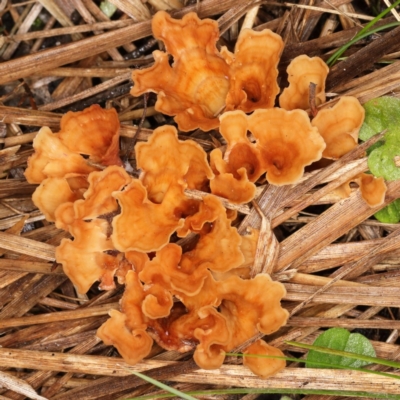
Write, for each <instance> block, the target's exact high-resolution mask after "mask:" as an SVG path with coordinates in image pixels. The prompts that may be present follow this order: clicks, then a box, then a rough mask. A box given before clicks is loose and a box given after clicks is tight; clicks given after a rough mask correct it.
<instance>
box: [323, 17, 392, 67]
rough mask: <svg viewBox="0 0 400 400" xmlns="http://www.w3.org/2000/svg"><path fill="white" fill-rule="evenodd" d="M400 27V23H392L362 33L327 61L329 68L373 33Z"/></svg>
mask: <svg viewBox="0 0 400 400" xmlns="http://www.w3.org/2000/svg"><path fill="white" fill-rule="evenodd" d="M399 25H400V22H391V23H390V24H386V25H382V26H379V27H377V28H374V29H371V30H370V31H368V32H363V33H362V34H361V31H360V32H359V35H356V36H354V38H353V39H351V40H350V41H349V42H348V43H346V44H345V45H343V46H342V47H341V48H340V49H339V50H337V51H336V52H335V53H333V54H332V55H331V56H330V57H329V59H328V60H327V61H326V64H327V65H329V66H331V65H333V64H334V63H335V62H336V61H337V60H338V59H339V58H340V57H341V56H342V55H343V53H344V52H345V51H346V50H347V49H348V48H349V47H350V46H352V45H353V44H354V43H357V42H358V41H359V40H361V39H364V38H365V37H367V36H369V35H372V34H373V33H377V32H380V31H383V30H385V29H389V28H393V27H396V26H399Z"/></svg>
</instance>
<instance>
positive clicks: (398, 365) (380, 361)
mask: <svg viewBox="0 0 400 400" xmlns="http://www.w3.org/2000/svg"><path fill="white" fill-rule="evenodd" d="M285 343H286V344H289V345H290V346H294V347H300V348H302V349H307V350H315V351H320V352H321V353H327V354H335V355H338V356H342V357H347V358H355V359H358V360H363V361H367V362H369V363H374V364H379V365H385V366H387V367H392V368H400V363H399V362H396V361H391V360H384V359H383V358H378V357H369V356H363V355H361V354H355V353H349V352H347V351H341V350H334V349H329V348H327V347H319V346H313V345H311V344H305V343H299V342H292V341H287V342H285ZM364 371H368V370H364Z"/></svg>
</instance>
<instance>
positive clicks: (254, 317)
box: [218, 274, 289, 351]
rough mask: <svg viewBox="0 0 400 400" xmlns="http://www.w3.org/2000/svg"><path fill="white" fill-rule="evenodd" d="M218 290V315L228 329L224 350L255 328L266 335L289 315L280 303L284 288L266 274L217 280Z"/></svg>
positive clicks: (242, 340)
mask: <svg viewBox="0 0 400 400" xmlns="http://www.w3.org/2000/svg"><path fill="white" fill-rule="evenodd" d="M218 292H219V296H220V298H221V299H222V302H221V304H220V306H219V308H220V310H221V314H222V315H223V316H225V318H226V320H227V324H228V328H229V330H230V331H231V332H232V339H231V341H230V342H229V344H227V351H229V350H231V349H233V348H234V347H236V346H238V345H240V344H242V343H244V342H246V340H248V339H250V338H251V337H253V336H254V335H255V334H256V333H257V331H260V332H262V333H265V334H266V335H269V334H271V333H273V332H275V331H277V330H278V329H279V328H280V327H281V326H283V325H285V324H286V321H287V319H288V317H289V313H288V311H287V310H285V309H283V308H282V307H281V304H280V302H281V299H282V297H283V296H284V295H285V294H286V290H285V287H284V286H283V285H282V284H281V283H279V282H273V281H272V280H271V278H270V277H269V275H267V274H259V275H257V276H256V277H255V278H254V279H251V280H242V279H240V278H239V277H237V276H231V277H230V278H228V279H227V280H225V281H219V282H218Z"/></svg>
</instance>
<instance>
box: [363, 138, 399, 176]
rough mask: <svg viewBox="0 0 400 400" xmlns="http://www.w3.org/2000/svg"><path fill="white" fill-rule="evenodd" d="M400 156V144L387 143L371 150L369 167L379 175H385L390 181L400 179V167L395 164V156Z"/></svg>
mask: <svg viewBox="0 0 400 400" xmlns="http://www.w3.org/2000/svg"><path fill="white" fill-rule="evenodd" d="M396 156H400V145H397V146H395V145H392V144H391V143H387V142H386V143H385V144H384V145H383V146H381V147H378V148H377V149H375V150H373V151H371V154H370V155H369V156H368V168H369V170H370V171H371V172H372V173H373V174H374V175H375V176H377V177H380V176H383V177H384V178H385V179H386V180H388V181H395V180H397V179H400V168H399V167H397V166H396V164H395V161H394V160H395V157H396Z"/></svg>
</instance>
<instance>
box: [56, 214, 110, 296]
mask: <svg viewBox="0 0 400 400" xmlns="http://www.w3.org/2000/svg"><path fill="white" fill-rule="evenodd" d="M107 228H108V223H107V221H105V220H93V221H90V222H89V221H83V220H75V221H74V223H73V225H72V226H70V227H69V231H70V233H71V234H72V236H73V237H74V240H73V241H72V240H69V239H63V240H62V241H61V244H60V246H58V247H57V249H56V260H57V262H59V263H61V264H62V266H63V270H64V272H65V274H66V275H67V276H68V278H69V279H70V280H71V281H72V282H73V284H74V285H75V286H76V287H77V289H78V292H79V293H82V294H83V293H86V292H87V291H88V290H89V289H90V287H91V286H92V284H93V283H94V282H96V281H98V280H101V279H102V276H103V274H105V273H106V272H107V268H104V266H105V264H107V261H108V260H106V259H105V258H104V257H106V256H107V254H106V253H105V252H106V251H107V250H113V249H114V247H113V245H112V243H111V240H110V239H109V238H108V237H107Z"/></svg>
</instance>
